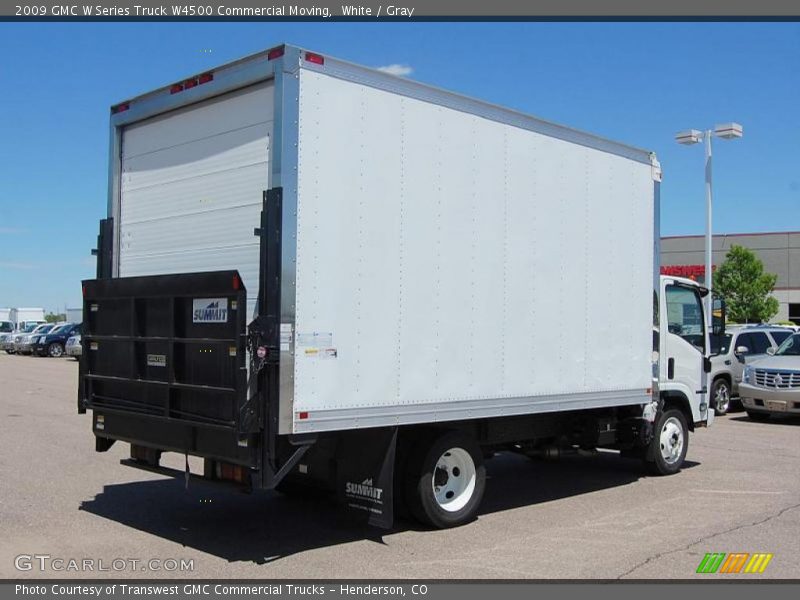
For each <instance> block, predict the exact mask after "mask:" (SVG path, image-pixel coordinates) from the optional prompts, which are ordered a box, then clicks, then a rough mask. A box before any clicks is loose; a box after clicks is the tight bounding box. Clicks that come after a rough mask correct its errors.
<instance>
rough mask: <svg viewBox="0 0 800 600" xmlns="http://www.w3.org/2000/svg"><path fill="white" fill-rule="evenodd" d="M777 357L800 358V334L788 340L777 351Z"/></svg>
mask: <svg viewBox="0 0 800 600" xmlns="http://www.w3.org/2000/svg"><path fill="white" fill-rule="evenodd" d="M775 356H800V333H795V334H794V335H792V336H789V337H788V338H786V339H785V340H784V342H783V343H782V344H781V346H780V348H778V349H777V350H776V351H775Z"/></svg>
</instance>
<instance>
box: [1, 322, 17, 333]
mask: <svg viewBox="0 0 800 600" xmlns="http://www.w3.org/2000/svg"><path fill="white" fill-rule="evenodd" d="M13 331H14V323H12V322H11V321H0V333H12V332H13Z"/></svg>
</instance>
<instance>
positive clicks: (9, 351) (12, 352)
mask: <svg viewBox="0 0 800 600" xmlns="http://www.w3.org/2000/svg"><path fill="white" fill-rule="evenodd" d="M6 354H14V351H13V350H6Z"/></svg>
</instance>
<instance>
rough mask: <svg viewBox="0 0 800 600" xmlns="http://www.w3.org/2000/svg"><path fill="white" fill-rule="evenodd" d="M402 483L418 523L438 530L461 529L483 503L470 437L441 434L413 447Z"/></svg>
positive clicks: (479, 459) (480, 471) (478, 455)
mask: <svg viewBox="0 0 800 600" xmlns="http://www.w3.org/2000/svg"><path fill="white" fill-rule="evenodd" d="M405 480H406V486H405V488H406V501H407V503H408V507H409V509H410V510H411V513H412V514H413V515H414V517H416V518H417V519H418V520H419V521H421V522H423V523H425V524H427V525H431V526H433V527H437V528H439V529H444V528H446V527H455V526H457V525H462V524H463V523H466V522H468V521H470V520H472V519H473V518H474V517H475V514H476V513H477V511H478V507H479V506H480V503H481V500H482V499H483V492H484V490H485V488H486V469H485V467H484V465H483V453H482V452H481V449H480V446H478V444H477V442H475V440H474V439H473V438H472V437H471V436H469V435H467V434H465V433H462V432H460V431H448V432H444V433H442V434H440V435H438V436H435V437H432V438H428V443H420V444H418V445H417V448H416V449H415V451H414V452H413V455H412V456H411V457H409V461H408V464H407V470H406V476H405Z"/></svg>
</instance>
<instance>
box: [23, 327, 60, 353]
mask: <svg viewBox="0 0 800 600" xmlns="http://www.w3.org/2000/svg"><path fill="white" fill-rule="evenodd" d="M54 327H55V325H51V324H49V323H45V324H44V325H37V326H36V327H34V328H33V330H32V331H31V332H30V333H25V332H24V331H23V332H22V333H18V334H17V335H15V336H14V352H16V353H17V354H30V353H31V352H33V338H34V337H37V336H38V335H40V334H42V333H49V332H50V331H51V330H52V329H53V328H54Z"/></svg>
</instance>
